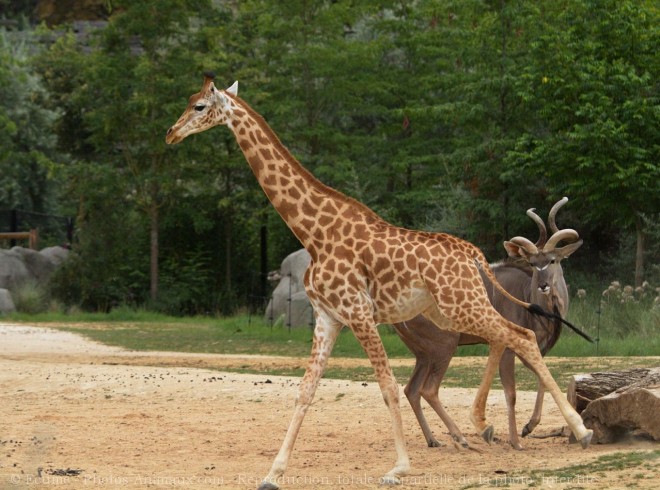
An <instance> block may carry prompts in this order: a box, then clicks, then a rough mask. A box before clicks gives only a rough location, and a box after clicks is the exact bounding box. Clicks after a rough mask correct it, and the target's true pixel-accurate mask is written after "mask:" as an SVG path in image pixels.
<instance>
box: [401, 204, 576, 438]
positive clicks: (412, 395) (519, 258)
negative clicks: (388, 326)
mask: <svg viewBox="0 0 660 490" xmlns="http://www.w3.org/2000/svg"><path fill="white" fill-rule="evenodd" d="M567 201H568V199H567V198H563V199H562V200H560V201H559V202H557V203H556V204H555V205H554V206H553V207H552V209H551V211H550V214H549V217H548V224H549V226H550V230H551V231H552V233H553V234H552V236H551V237H550V238H549V239H548V237H547V229H546V227H545V224H544V223H543V220H542V219H541V218H540V217H539V216H538V215H536V214H535V213H534V210H533V209H530V210H528V211H527V215H528V216H529V217H530V218H532V219H533V220H534V222H536V224H537V225H538V227H539V232H540V236H539V239H538V241H537V242H536V244H533V243H532V242H531V241H529V240H527V239H526V238H522V237H515V238H512V239H511V240H510V241H507V242H504V247H505V249H506V251H507V252H508V254H509V257H511V258H512V259H514V260H511V261H509V262H504V263H500V264H496V265H494V266H491V267H492V269H493V271H494V272H495V275H496V277H497V280H498V281H499V282H500V284H502V286H504V288H505V289H506V290H507V291H508V292H509V293H511V294H512V295H513V296H515V297H517V298H519V299H521V300H523V301H527V302H530V303H535V304H538V305H540V306H541V307H543V308H544V309H546V310H548V311H553V312H555V313H557V314H558V315H560V316H561V317H562V318H563V317H564V316H565V314H566V312H567V310H568V301H569V299H568V290H567V287H566V282H565V281H564V274H563V271H562V268H561V264H560V262H561V260H562V259H564V258H566V257H568V256H569V255H570V254H572V253H573V252H574V251H575V250H577V249H578V248H579V247H580V246H581V245H582V240H580V239H579V237H578V234H577V232H575V231H574V230H570V229H566V230H561V231H560V230H558V229H557V226H556V224H555V215H556V213H557V211H558V210H559V208H560V207H561V206H563V205H564V204H565V203H566V202H567ZM561 241H567V242H571V243H569V244H568V245H565V246H563V247H561V248H559V247H557V246H558V245H559V243H560V242H561ZM484 284H485V286H486V290H487V291H488V297H489V298H490V301H491V302H492V304H493V306H494V307H495V309H496V310H497V311H498V312H499V313H500V314H501V315H502V316H504V317H505V318H506V319H508V320H510V321H512V322H513V323H516V324H517V325H520V326H523V327H525V328H528V329H530V330H532V331H534V333H535V334H536V340H537V343H538V345H539V349H540V350H541V354H542V355H545V354H546V353H547V352H548V351H549V350H550V349H551V348H552V347H553V346H554V345H555V343H556V342H557V340H558V339H559V334H560V332H561V323H560V322H559V321H558V320H551V319H547V318H539V317H538V316H535V315H532V314H531V313H530V312H528V311H526V310H524V309H523V308H520V307H519V306H517V305H515V304H513V303H512V302H511V301H509V300H507V299H506V298H505V297H504V296H503V295H502V294H500V293H499V292H498V291H494V289H493V287H492V285H491V284H490V283H489V282H488V281H485V282H484ZM394 327H395V329H396V332H397V333H398V334H399V336H400V337H401V340H403V342H404V343H405V344H406V345H407V346H408V348H409V349H410V350H411V352H412V353H413V354H414V355H415V358H416V363H415V369H414V371H413V374H412V376H411V378H410V381H409V382H408V384H407V385H406V388H405V394H406V397H407V398H408V401H409V402H410V405H411V407H412V409H413V411H414V412H415V415H416V417H417V420H418V422H419V425H420V427H421V428H422V431H423V432H424V437H425V439H426V442H427V444H428V445H429V446H430V447H434V446H440V443H439V442H438V440H437V439H435V437H434V436H433V433H432V431H431V429H430V427H429V424H428V422H427V421H426V418H425V417H424V413H423V412H422V406H421V398H422V397H423V398H424V399H425V400H426V401H427V402H428V403H429V405H430V406H431V407H432V408H433V409H434V410H435V411H436V413H437V414H438V415H439V416H440V418H441V419H442V421H443V422H444V424H445V425H446V426H447V429H449V432H450V435H451V437H452V438H453V440H454V443H455V444H460V445H461V446H463V447H469V446H468V443H467V441H466V440H465V438H464V436H463V434H462V433H461V431H460V430H459V428H458V427H457V426H456V424H455V423H454V421H453V420H452V419H451V417H449V415H448V414H447V412H446V411H445V410H444V408H443V407H442V404H441V402H440V400H439V398H438V390H439V388H440V383H441V382H442V378H443V377H444V375H445V372H446V371H447V367H448V366H449V362H450V361H451V359H452V357H453V356H454V353H455V352H456V348H457V347H458V346H459V345H472V344H482V343H486V342H485V341H484V340H483V339H481V338H479V337H475V336H474V335H469V334H464V333H458V332H448V331H444V330H439V329H438V328H437V327H436V326H435V324H433V323H432V322H431V321H429V320H427V319H426V318H425V317H423V316H421V315H418V316H416V317H415V318H413V319H412V320H409V321H407V322H402V323H396V324H394ZM523 362H524V361H523ZM527 367H529V366H527ZM499 371H500V378H501V381H502V386H503V388H504V394H505V398H506V403H507V409H508V419H509V442H510V443H511V445H512V446H513V447H514V448H515V449H522V446H521V444H520V439H519V437H518V430H517V425H516V414H515V404H516V387H515V354H514V353H513V352H512V351H511V350H509V349H506V350H505V351H504V354H503V355H502V358H501V360H500V364H499ZM544 393H545V390H544V387H543V384H542V383H540V382H539V384H538V392H537V396H536V404H535V406H534V412H533V413H532V417H531V419H530V420H529V422H528V423H527V424H526V425H525V427H524V429H523V431H522V435H523V437H524V436H526V435H527V434H529V433H530V432H532V430H534V428H535V427H536V426H537V425H538V423H539V421H540V419H541V411H542V408H543V398H544ZM482 435H483V436H484V438H485V439H486V440H489V438H490V437H492V434H482Z"/></svg>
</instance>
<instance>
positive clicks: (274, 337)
mask: <svg viewBox="0 0 660 490" xmlns="http://www.w3.org/2000/svg"><path fill="white" fill-rule="evenodd" d="M7 318H8V319H10V320H15V321H22V322H31V323H42V322H51V323H59V324H63V325H68V326H67V327H65V328H67V329H69V330H71V331H75V332H78V333H80V334H83V335H85V336H87V337H89V338H91V339H93V340H96V341H99V342H102V343H105V344H108V345H115V346H120V347H124V348H127V349H132V350H161V351H179V352H207V353H222V354H269V355H283V356H307V355H308V354H309V351H310V348H311V339H312V332H311V330H310V329H307V328H302V329H291V330H289V329H287V328H286V327H281V326H274V327H271V326H270V325H268V324H267V323H266V322H264V321H263V319H262V318H261V317H260V316H252V317H249V316H247V315H237V316H233V317H228V318H210V317H186V318H175V317H169V316H166V315H162V314H159V313H153V312H147V311H142V310H138V311H135V310H130V309H127V308H118V309H115V310H113V311H112V312H110V313H108V314H100V313H79V314H76V315H70V316H69V315H66V314H63V313H43V314H38V315H27V314H14V315H11V316H8V317H7ZM99 324H100V325H102V327H100V326H99ZM379 329H380V333H381V338H382V340H383V344H384V345H385V349H386V350H387V353H388V355H389V356H390V357H392V358H397V357H410V353H409V351H408V349H407V348H406V347H405V345H404V344H403V343H402V342H401V340H400V339H399V337H398V336H397V335H396V333H394V330H393V329H392V328H391V327H390V326H381V327H379ZM590 333H591V334H592V335H594V336H595V333H594V332H591V331H590ZM487 353H488V347H487V346H485V345H475V346H465V347H460V348H459V349H458V352H457V355H458V356H474V355H485V354H487ZM658 355H660V335H657V334H655V335H648V334H645V335H643V336H642V335H637V334H635V333H630V334H629V335H628V336H626V337H625V338H621V337H619V336H606V335H603V332H601V339H600V342H599V343H598V344H590V343H588V342H586V341H585V340H583V339H582V338H580V337H578V336H577V335H576V334H574V333H573V332H571V331H568V330H566V329H564V331H563V332H562V336H561V338H560V339H559V342H558V343H557V345H556V346H555V347H554V348H553V350H552V351H551V352H550V353H549V356H559V357H594V356H598V357H600V356H658ZM333 356H337V357H364V352H363V351H362V348H361V347H360V345H359V344H358V342H357V340H356V339H355V337H354V336H353V334H352V333H351V332H350V331H348V330H347V329H344V331H343V332H342V333H341V335H340V336H339V339H338V340H337V344H336V346H335V349H334V351H333Z"/></svg>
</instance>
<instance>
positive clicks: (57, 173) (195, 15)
mask: <svg viewBox="0 0 660 490" xmlns="http://www.w3.org/2000/svg"><path fill="white" fill-rule="evenodd" d="M112 7H113V10H112V14H111V15H110V18H109V23H108V25H107V26H106V27H105V28H103V29H99V30H98V31H96V32H95V33H93V34H92V35H91V37H90V38H89V39H88V41H87V45H84V46H83V45H81V41H80V38H79V37H78V36H77V35H76V34H75V33H73V32H69V33H67V32H65V31H66V28H65V27H64V26H59V27H58V28H57V31H56V32H53V31H48V30H45V29H40V30H39V31H38V32H37V33H34V32H32V31H29V32H26V33H25V35H24V37H23V38H21V39H23V41H21V43H23V44H21V43H17V42H14V41H13V39H14V38H12V42H11V43H8V42H7V41H6V40H5V41H2V40H0V42H3V44H2V47H5V46H10V47H11V49H9V50H5V49H3V50H1V51H0V52H1V53H2V54H1V55H0V82H2V86H3V92H2V94H0V166H1V167H0V168H2V170H3V172H0V207H2V204H3V203H5V205H6V206H14V205H21V206H27V207H29V208H30V209H33V208H34V209H43V210H46V209H47V210H48V211H52V208H53V207H54V206H56V207H59V208H60V209H63V210H65V211H66V213H64V214H70V215H75V216H77V242H76V244H75V250H74V252H75V253H74V256H75V257H76V258H75V259H74V260H72V261H71V264H70V265H67V268H66V270H64V271H62V273H61V274H60V276H59V279H58V282H57V283H56V284H57V287H55V288H54V289H55V290H57V291H54V293H55V294H57V295H58V297H59V298H60V300H61V301H66V302H67V304H69V305H75V306H77V307H82V308H85V309H99V310H103V311H105V310H108V309H112V308H116V307H117V306H118V305H137V306H143V305H149V307H151V308H157V309H159V310H160V311H165V312H168V313H172V314H192V313H216V312H222V313H225V314H226V313H230V312H234V311H237V308H240V307H243V306H244V305H245V304H247V303H248V298H250V297H252V296H254V295H255V294H256V293H257V292H260V289H261V288H260V287H258V285H259V284H260V282H261V278H260V276H259V274H260V264H259V258H260V257H259V256H260V250H259V232H260V229H261V227H262V226H264V225H265V226H267V228H268V235H269V243H268V260H269V264H268V267H269V269H274V268H276V267H277V266H278V265H279V263H280V262H281V260H282V259H283V258H284V256H285V255H287V254H288V253H290V252H292V251H294V250H296V249H297V248H298V247H299V246H300V245H299V244H298V243H297V241H296V240H295V238H294V237H293V235H292V234H291V233H290V231H289V230H288V228H287V227H286V225H285V224H284V223H283V222H282V220H281V218H280V217H279V216H278V215H277V214H276V213H275V211H274V210H273V209H272V207H271V206H270V204H269V202H268V201H267V199H266V198H265V196H264V195H263V193H262V191H261V189H259V187H258V186H257V184H256V183H255V181H254V177H253V175H252V173H251V172H250V170H249V167H248V166H247V165H246V164H245V161H244V158H243V155H242V153H241V151H240V149H239V148H238V147H237V145H236V144H235V142H234V140H233V137H232V135H231V133H230V132H229V131H226V130H215V131H209V132H206V133H203V134H198V135H194V136H192V137H191V138H189V139H188V140H186V142H185V143H184V144H182V145H177V146H176V147H167V146H166V145H165V144H164V141H163V140H164V134H165V132H166V130H167V128H168V127H170V126H171V125H172V124H173V123H174V122H175V121H176V119H177V118H178V116H179V115H180V113H181V111H182V110H183V109H184V107H185V103H186V99H187V97H189V96H190V95H191V94H192V93H194V92H196V91H197V90H198V89H199V85H200V82H201V72H202V71H203V70H213V71H215V72H216V73H217V75H218V76H217V79H216V80H217V84H218V85H219V86H223V85H224V86H228V85H230V84H231V83H232V82H233V81H234V80H235V79H238V80H239V82H240V83H239V85H240V89H239V93H240V95H241V96H243V97H244V98H245V100H247V101H249V103H250V105H252V106H253V107H254V108H255V109H256V110H257V111H258V112H259V113H261V114H263V115H264V116H265V118H266V120H267V121H268V122H269V123H270V124H271V126H272V127H273V129H274V130H275V132H276V133H277V134H278V135H279V136H280V138H281V140H282V142H283V143H284V144H285V145H286V146H287V147H289V148H290V150H291V151H292V153H293V154H294V155H296V157H298V158H299V159H300V161H301V162H302V163H303V165H304V166H306V167H307V168H309V169H310V170H311V171H312V172H313V173H314V174H315V175H316V176H317V177H318V178H319V179H320V180H322V181H323V182H325V183H327V184H329V185H331V186H333V187H335V188H337V189H339V190H341V191H342V192H345V193H346V194H349V195H351V196H354V197H356V198H358V199H360V200H361V201H363V202H365V203H366V204H367V205H369V206H370V207H372V208H373V209H374V210H375V211H377V212H378V213H379V214H381V215H382V216H383V217H384V218H386V219H388V220H390V221H391V222H393V223H395V224H398V225H402V226H406V227H411V228H419V229H428V230H437V231H447V232H451V233H453V234H456V235H459V236H461V237H464V238H467V239H469V240H470V241H473V242H475V243H476V244H478V245H479V246H480V247H482V248H483V249H484V250H485V251H486V252H487V254H488V256H489V257H490V258H492V259H493V260H497V259H500V258H502V256H503V251H502V246H501V243H502V241H503V240H504V239H505V238H509V237H511V236H515V235H523V236H527V237H530V238H533V237H534V236H535V235H536V233H537V231H536V229H535V226H534V224H533V223H532V222H531V221H530V220H529V219H528V218H527V217H526V216H525V210H526V209H527V208H530V207H537V208H539V209H542V208H543V207H544V205H547V204H549V203H551V202H555V201H556V199H557V198H559V197H561V196H562V195H564V194H567V195H568V196H569V197H570V198H571V206H570V209H569V207H567V209H566V211H565V212H564V211H562V215H561V220H562V222H566V223H570V226H571V227H574V228H576V229H577V230H578V231H579V232H580V235H581V236H582V237H584V238H585V246H584V247H583V249H581V251H580V254H576V258H575V259H572V260H573V261H574V263H576V264H577V265H578V266H579V267H580V268H583V269H585V270H586V271H587V272H588V273H590V274H591V275H596V273H597V272H598V273H599V274H600V275H601V276H604V275H607V276H608V277H610V278H611V277H623V274H624V273H625V274H628V275H632V264H633V263H634V262H635V260H637V261H638V262H639V260H640V259H639V257H637V258H635V256H634V248H635V246H634V245H635V243H634V242H635V241H637V243H641V242H640V240H641V239H644V238H646V242H645V243H642V245H643V247H642V248H643V249H644V250H645V253H642V254H641V255H640V256H642V257H643V258H644V259H646V261H647V263H649V264H650V267H649V266H647V268H646V270H647V276H648V274H651V275H652V274H656V275H657V271H656V269H657V265H654V264H657V263H658V262H659V261H658V245H657V243H658V240H657V235H658V234H657V209H659V208H660V202H659V201H658V199H659V198H658V196H660V193H658V190H659V188H658V184H657V182H660V178H659V177H660V175H658V161H660V159H659V158H658V157H659V155H658V145H657V141H658V140H659V139H660V138H658V136H659V135H658V128H659V127H660V124H658V122H660V121H658V117H659V115H660V111H659V110H658V82H657V80H658V75H659V73H658V67H659V66H660V63H658V55H657V53H656V51H657V45H658V32H659V29H658V25H660V23H659V22H658V10H657V8H654V7H653V6H652V5H651V4H650V3H649V2H645V1H641V0H640V1H636V0H625V1H614V0H597V1H596V0H578V1H575V2H566V1H560V2H556V1H552V2H551V1H549V0H543V1H541V2H524V1H522V0H513V1H509V2H486V1H483V0H470V1H461V2H458V1H440V0H415V1H411V0H405V1H399V2H391V1H386V2H376V1H373V0H368V1H364V2H351V1H344V0H340V1H327V0H313V1H308V2H281V1H275V0H248V1H243V2H237V3H236V4H235V5H234V4H232V5H231V7H230V6H229V5H228V4H226V3H218V2H211V1H209V0H185V1H179V0H157V1H149V2H147V1H144V0H137V1H125V0H121V1H116V2H115V1H113V2H112ZM37 36H43V37H41V38H38V37H37ZM37 39H50V40H54V41H53V42H52V44H50V46H49V47H48V49H47V50H45V51H43V52H39V53H38V55H37V56H36V57H31V56H28V55H27V53H28V52H29V53H32V52H33V51H39V49H38V48H36V46H37V45H38V44H39V43H38V42H37ZM28 48H29V49H28ZM37 74H38V76H37ZM39 77H41V78H39ZM46 89H47V90H48V93H47V94H46ZM62 154H66V158H63V157H62ZM55 162H57V164H56V163H55ZM26 196H27V197H26ZM19 197H20V198H21V199H28V200H27V201H25V202H20V201H18V200H17V199H18V198H19ZM546 209H547V206H546ZM58 214H63V213H58ZM654 230H655V231H654ZM633 232H636V235H635V237H634V238H631V237H632V236H633ZM151 237H154V238H151ZM640 237H641V238H640ZM156 244H157V246H158V247H157V249H156V246H155V245H156ZM644 250H643V252H644ZM152 257H154V258H157V259H158V260H157V261H153V262H154V263H158V264H159V266H160V270H159V271H158V272H159V273H160V275H159V285H160V289H159V294H158V296H157V298H155V299H153V298H150V292H149V291H150V287H152V286H153V283H154V281H156V279H155V277H154V273H155V271H154V270H153V269H151V270H150V261H151V258H152ZM595 257H604V259H603V260H601V261H596V260H594V258H595ZM594 264H596V265H594ZM596 267H600V269H601V270H599V271H596V270H594V269H595V268H596ZM654 271H655V272H654ZM615 274H616V276H615Z"/></svg>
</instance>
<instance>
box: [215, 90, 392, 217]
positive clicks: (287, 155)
mask: <svg viewBox="0 0 660 490" xmlns="http://www.w3.org/2000/svg"><path fill="white" fill-rule="evenodd" d="M225 93H226V92H225ZM228 95H229V97H231V98H232V99H234V100H235V101H236V102H238V104H239V105H240V106H241V108H243V109H244V110H245V111H246V112H247V113H248V114H249V115H250V116H252V118H253V119H254V120H255V121H256V123H257V124H258V125H259V128H260V129H261V130H262V131H263V132H264V134H265V136H266V137H267V138H268V139H269V140H270V141H271V142H272V144H273V146H274V147H275V148H276V149H277V151H278V152H279V153H280V154H281V155H282V156H283V158H284V159H285V160H286V161H287V162H288V163H290V164H291V165H293V166H295V167H296V168H297V169H299V171H300V175H301V176H302V177H303V178H304V179H305V181H306V182H307V183H309V184H311V185H312V186H314V187H316V188H317V189H319V190H321V191H322V192H323V193H324V194H329V195H330V196H331V197H333V198H335V199H337V200H339V201H343V202H346V203H348V204H350V205H351V206H352V207H353V208H357V209H359V210H360V211H361V212H362V213H364V214H365V215H367V216H368V217H370V218H371V219H373V220H374V221H382V222H385V220H383V218H381V217H380V216H378V214H376V213H375V212H374V211H373V210H372V209H371V208H369V207H368V206H366V205H365V204H362V203H361V202H360V201H358V200H357V199H354V198H352V197H349V196H347V195H346V194H344V193H342V192H340V191H338V190H336V189H333V188H332V187H330V186H327V185H325V184H324V183H323V182H321V181H320V180H318V179H317V178H316V177H314V175H313V174H312V173H311V172H310V171H309V170H307V169H306V168H305V167H304V166H303V165H302V164H301V163H300V162H299V161H298V160H297V159H296V157H294V156H293V155H292V154H291V152H290V151H289V149H288V148H287V147H286V146H284V145H283V144H282V142H281V141H280V138H279V137H278V136H277V134H275V132H274V131H273V130H272V128H271V127H270V125H269V124H268V123H267V122H266V120H265V119H264V118H263V116H262V115H261V114H259V113H258V112H256V111H255V110H254V109H253V108H252V107H250V105H249V104H248V103H247V102H245V101H244V100H243V99H241V98H240V97H239V96H238V95H231V94H228Z"/></svg>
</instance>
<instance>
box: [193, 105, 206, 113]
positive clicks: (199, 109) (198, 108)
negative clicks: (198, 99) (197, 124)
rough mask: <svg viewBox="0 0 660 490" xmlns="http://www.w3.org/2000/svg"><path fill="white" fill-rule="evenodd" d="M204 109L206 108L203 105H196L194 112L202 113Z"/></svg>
mask: <svg viewBox="0 0 660 490" xmlns="http://www.w3.org/2000/svg"><path fill="white" fill-rule="evenodd" d="M204 109H206V106H205V105H204V104H197V105H196V106H195V110H196V111H197V112H202V111H203V110H204Z"/></svg>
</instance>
